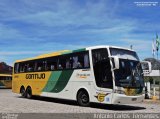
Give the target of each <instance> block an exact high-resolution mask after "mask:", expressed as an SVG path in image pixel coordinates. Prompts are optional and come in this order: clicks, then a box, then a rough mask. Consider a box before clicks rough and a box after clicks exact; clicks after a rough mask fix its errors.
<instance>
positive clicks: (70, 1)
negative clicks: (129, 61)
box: [0, 0, 160, 65]
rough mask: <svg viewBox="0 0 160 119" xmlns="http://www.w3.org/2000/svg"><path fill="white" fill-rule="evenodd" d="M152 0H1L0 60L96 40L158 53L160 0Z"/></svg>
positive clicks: (141, 54)
mask: <svg viewBox="0 0 160 119" xmlns="http://www.w3.org/2000/svg"><path fill="white" fill-rule="evenodd" d="M137 1H138V2H144V1H147V0H143V1H141V0H123V1H122V0H0V62H2V61H3V62H6V63H7V64H9V65H13V63H14V62H15V60H18V59H24V58H29V57H34V56H37V55H40V54H44V53H50V52H54V51H58V50H66V49H67V50H68V49H69V50H73V49H77V48H84V47H88V46H95V45H113V46H120V47H125V48H130V45H132V46H133V49H134V50H135V51H136V52H137V53H138V55H139V57H140V59H141V60H143V59H144V58H147V57H152V46H151V44H152V41H153V39H155V37H156V33H157V34H158V35H159V36H160V27H159V26H160V12H159V11H160V1H158V0H155V2H157V3H156V5H155V6H138V5H137V4H136V2H137Z"/></svg>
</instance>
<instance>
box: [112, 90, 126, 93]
mask: <svg viewBox="0 0 160 119" xmlns="http://www.w3.org/2000/svg"><path fill="white" fill-rule="evenodd" d="M114 93H118V94H125V92H124V91H123V90H114Z"/></svg>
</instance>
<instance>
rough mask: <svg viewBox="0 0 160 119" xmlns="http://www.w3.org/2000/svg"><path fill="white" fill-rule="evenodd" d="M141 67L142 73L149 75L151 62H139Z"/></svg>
mask: <svg viewBox="0 0 160 119" xmlns="http://www.w3.org/2000/svg"><path fill="white" fill-rule="evenodd" d="M141 66H142V70H143V73H151V71H152V68H151V62H148V61H141Z"/></svg>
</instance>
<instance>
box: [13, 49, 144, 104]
mask: <svg viewBox="0 0 160 119" xmlns="http://www.w3.org/2000/svg"><path fill="white" fill-rule="evenodd" d="M97 48H106V49H107V50H108V46H97V47H89V48H86V49H82V51H86V50H87V51H89V65H90V67H89V68H85V69H67V70H55V71H40V72H28V73H14V72H13V74H14V75H13V84H12V91H13V92H14V93H20V88H21V86H24V88H25V89H27V87H28V86H30V87H31V89H32V95H38V96H46V97H53V98H60V99H69V100H77V93H78V91H79V90H80V89H85V90H86V91H87V92H88V94H89V98H90V102H96V103H103V104H126V103H133V102H141V101H142V100H143V99H144V96H143V95H139V96H128V95H125V94H124V95H121V94H118V93H115V92H114V89H116V86H115V80H114V76H113V88H112V89H110V88H102V87H98V86H97V85H96V81H95V76H94V70H93V62H92V52H91V51H92V49H97ZM126 50H129V49H126ZM80 51H81V50H80ZM67 53H73V51H72V52H71V51H67ZM67 53H58V55H62V54H67ZM108 54H109V56H110V55H111V54H110V52H108ZM47 56H49V55H47ZM54 56H55V57H56V55H55V54H54ZM42 57H43V56H40V58H42ZM33 59H34V60H35V59H37V60H39V58H38V57H36V58H33ZM23 61H27V60H20V61H17V62H18V63H19V62H23ZM110 64H111V71H112V75H113V65H112V62H111V60H110ZM119 102H120V103H119Z"/></svg>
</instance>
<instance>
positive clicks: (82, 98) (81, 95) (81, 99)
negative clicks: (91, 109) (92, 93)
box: [77, 91, 90, 107]
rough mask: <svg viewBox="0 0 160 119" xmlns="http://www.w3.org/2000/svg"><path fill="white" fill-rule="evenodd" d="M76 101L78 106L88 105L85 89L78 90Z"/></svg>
mask: <svg viewBox="0 0 160 119" xmlns="http://www.w3.org/2000/svg"><path fill="white" fill-rule="evenodd" d="M77 102H78V104H79V105H80V106H84V107H87V106H89V105H90V102H89V95H88V93H87V91H79V92H78V94H77Z"/></svg>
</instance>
